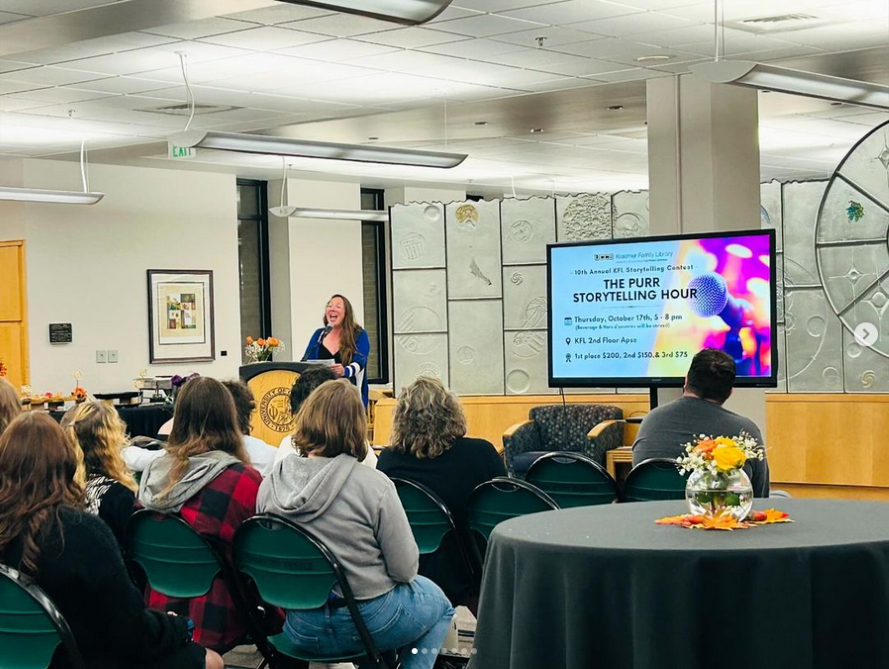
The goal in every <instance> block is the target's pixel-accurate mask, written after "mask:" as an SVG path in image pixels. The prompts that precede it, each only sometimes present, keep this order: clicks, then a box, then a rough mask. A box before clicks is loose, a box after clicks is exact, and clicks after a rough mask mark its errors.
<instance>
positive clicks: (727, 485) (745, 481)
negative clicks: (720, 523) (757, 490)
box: [685, 469, 753, 521]
mask: <svg viewBox="0 0 889 669" xmlns="http://www.w3.org/2000/svg"><path fill="white" fill-rule="evenodd" d="M685 501H686V502H688V510H689V511H690V512H691V513H692V514H694V515H696V516H718V515H719V514H721V513H728V514H730V515H731V516H732V517H733V518H734V519H735V520H738V521H741V520H744V518H746V517H747V515H748V514H749V513H750V509H751V508H753V485H751V483H750V477H749V476H747V473H746V472H745V471H744V470H743V469H735V470H733V471H730V472H720V473H718V474H713V473H711V472H709V471H696V472H692V473H691V476H689V477H688V483H686V485H685Z"/></svg>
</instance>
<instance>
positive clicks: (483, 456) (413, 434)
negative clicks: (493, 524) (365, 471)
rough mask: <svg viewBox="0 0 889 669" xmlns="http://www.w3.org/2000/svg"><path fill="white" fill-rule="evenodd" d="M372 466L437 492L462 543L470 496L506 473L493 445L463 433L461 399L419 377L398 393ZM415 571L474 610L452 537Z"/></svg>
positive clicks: (473, 592)
mask: <svg viewBox="0 0 889 669" xmlns="http://www.w3.org/2000/svg"><path fill="white" fill-rule="evenodd" d="M377 467H378V469H379V470H380V471H381V472H384V473H385V474H387V475H388V476H394V477H397V478H404V479H410V480H411V481H416V482H417V483H421V484H423V485H424V486H426V487H427V488H429V489H431V490H432V492H434V493H435V494H436V495H438V496H439V497H441V499H442V501H443V502H444V503H445V504H446V505H447V507H448V509H450V511H451V514H452V515H453V516H454V522H455V523H456V525H457V529H458V531H459V532H460V533H461V537H462V539H463V540H464V542H466V543H465V545H466V546H468V545H469V543H468V542H469V529H468V511H467V510H468V506H469V496H470V495H471V494H472V491H473V490H474V489H475V487H476V486H478V485H480V484H482V483H484V482H485V481H490V480H491V479H492V478H494V477H496V476H506V467H505V466H504V464H503V459H502V458H501V457H500V454H499V453H497V449H495V448H494V446H493V444H491V442H489V441H485V440H484V439H473V438H470V437H467V436H466V418H465V416H464V415H463V407H462V406H461V405H460V401H459V400H458V399H457V398H456V397H455V396H454V395H453V394H451V393H449V392H448V391H447V390H445V388H444V386H442V384H441V383H440V382H439V381H436V380H434V379H427V378H424V377H421V378H419V379H417V380H416V381H414V382H413V383H412V384H411V385H410V386H408V387H407V388H405V389H404V390H403V391H402V393H401V395H400V396H399V398H398V403H397V405H396V407H395V415H394V417H393V424H392V434H391V438H390V445H389V447H388V448H385V449H383V451H382V453H380V462H379V465H378V466H377ZM420 573H421V574H423V575H424V576H427V577H428V578H430V579H432V580H433V581H435V582H436V583H438V585H439V586H441V588H442V590H444V591H445V594H447V596H448V599H450V600H451V603H452V604H454V605H455V606H456V605H464V606H468V607H469V608H470V610H472V612H473V614H474V613H475V612H476V609H477V606H478V599H477V595H476V593H477V592H478V590H477V588H478V584H475V583H472V582H471V581H470V578H469V574H467V573H466V569H465V567H464V562H463V559H462V557H461V554H460V545H459V544H458V543H457V541H456V538H455V537H449V538H447V539H446V540H445V543H444V544H443V546H442V548H441V549H439V550H438V551H436V552H435V553H434V554H432V555H424V556H423V557H422V558H421V559H420Z"/></svg>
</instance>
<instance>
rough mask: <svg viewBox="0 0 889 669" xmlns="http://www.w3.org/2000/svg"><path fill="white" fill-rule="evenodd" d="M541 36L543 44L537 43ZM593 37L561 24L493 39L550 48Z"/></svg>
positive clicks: (531, 46) (526, 45) (588, 33)
mask: <svg viewBox="0 0 889 669" xmlns="http://www.w3.org/2000/svg"><path fill="white" fill-rule="evenodd" d="M540 37H542V38H543V44H542V45H540V44H538V38H540ZM592 38H594V36H593V35H591V34H590V32H582V31H580V30H574V29H573V27H572V28H567V27H563V26H546V27H544V26H541V27H539V28H534V29H532V30H521V31H519V32H517V33H510V34H508V35H498V36H497V37H496V38H495V39H497V40H499V41H501V42H511V43H512V44H518V45H520V46H524V47H529V48H534V49H538V48H545V49H547V48H552V47H554V46H561V45H562V44H573V43H575V42H585V41H587V40H589V39H592Z"/></svg>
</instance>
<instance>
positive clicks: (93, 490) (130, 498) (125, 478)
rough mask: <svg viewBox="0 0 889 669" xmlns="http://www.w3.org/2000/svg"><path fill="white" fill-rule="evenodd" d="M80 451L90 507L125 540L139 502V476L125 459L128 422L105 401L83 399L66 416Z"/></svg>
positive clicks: (64, 424) (80, 478) (80, 480)
mask: <svg viewBox="0 0 889 669" xmlns="http://www.w3.org/2000/svg"><path fill="white" fill-rule="evenodd" d="M61 425H62V429H63V430H64V431H65V434H66V435H67V436H68V438H69V439H70V440H71V443H72V444H73V445H74V447H75V453H76V454H77V460H78V462H77V473H76V474H75V478H76V480H77V482H78V483H79V484H80V485H82V486H83V487H84V489H85V491H86V498H85V501H86V510H87V511H89V512H90V513H91V514H93V515H94V516H98V517H99V518H101V519H102V520H104V521H105V522H106V523H107V524H108V527H110V528H111V531H112V532H113V533H114V536H115V537H117V540H118V541H119V542H121V544H122V543H123V538H124V531H125V529H126V525H127V521H128V520H129V519H130V516H131V515H132V514H133V507H134V506H135V504H136V489H137V486H136V479H134V478H133V475H132V474H130V471H129V469H127V466H126V464H125V463H124V461H123V456H122V455H121V451H122V449H123V447H124V445H125V444H126V442H127V433H126V425H125V424H124V422H123V421H122V420H121V418H120V415H119V414H118V413H117V410H116V409H115V408H114V407H113V406H111V405H110V404H106V403H105V402H96V401H91V402H83V403H82V404H77V405H75V406H74V408H73V409H69V410H68V412H67V413H66V414H65V415H64V416H63V417H62V423H61Z"/></svg>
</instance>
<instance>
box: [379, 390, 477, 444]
mask: <svg viewBox="0 0 889 669" xmlns="http://www.w3.org/2000/svg"><path fill="white" fill-rule="evenodd" d="M465 434H466V416H465V415H464V414H463V407H462V406H461V405H460V401H459V400H458V399H457V398H456V396H454V395H453V394H452V393H449V392H448V391H447V390H445V387H444V386H443V385H442V384H441V382H440V381H438V380H437V379H430V378H426V377H423V376H421V377H420V378H419V379H417V380H416V381H414V382H413V383H412V384H411V385H409V386H408V387H407V388H405V389H404V390H402V391H401V395H399V396H398V403H397V404H396V405H395V416H394V417H393V419H392V433H391V435H390V443H389V445H390V448H392V449H394V450H396V451H398V452H400V453H408V452H409V453H411V454H412V455H413V456H414V457H416V458H437V457H438V456H439V455H441V454H442V453H444V452H445V451H446V450H448V449H449V448H450V447H451V446H453V445H454V442H455V441H456V440H457V439H459V438H460V437H462V436H464V435H465Z"/></svg>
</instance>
